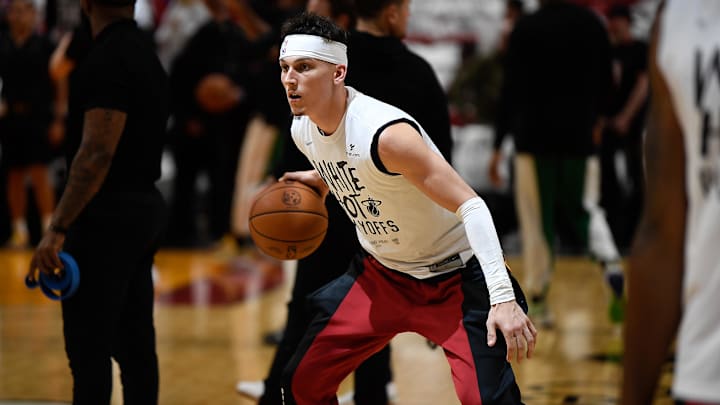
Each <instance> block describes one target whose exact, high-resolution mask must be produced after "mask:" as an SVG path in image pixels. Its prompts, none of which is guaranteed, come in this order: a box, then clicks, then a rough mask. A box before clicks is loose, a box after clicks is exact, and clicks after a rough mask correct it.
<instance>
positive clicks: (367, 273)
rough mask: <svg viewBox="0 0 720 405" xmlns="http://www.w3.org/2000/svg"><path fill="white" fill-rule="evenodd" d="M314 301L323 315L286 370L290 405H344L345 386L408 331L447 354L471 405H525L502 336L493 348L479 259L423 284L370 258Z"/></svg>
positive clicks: (464, 397)
mask: <svg viewBox="0 0 720 405" xmlns="http://www.w3.org/2000/svg"><path fill="white" fill-rule="evenodd" d="M511 279H512V281H513V286H514V289H515V296H516V299H517V302H518V303H519V304H520V305H521V306H522V307H523V309H525V310H526V311H527V304H526V302H525V297H524V295H523V293H522V291H521V290H520V288H519V286H518V284H517V283H516V281H515V280H514V279H513V278H512V276H511ZM310 300H311V304H312V305H314V306H315V310H316V311H317V315H316V317H315V319H314V320H313V322H312V324H311V325H310V328H309V329H308V332H307V334H306V335H305V337H304V338H303V341H302V342H301V344H300V346H299V347H298V350H297V352H296V353H295V355H294V357H293V358H292V360H291V361H290V363H289V364H288V366H287V368H286V370H285V373H284V378H283V380H284V388H283V391H284V393H283V395H284V400H285V403H286V404H298V405H335V404H337V398H336V392H337V389H338V386H339V385H340V383H341V382H342V381H343V379H344V378H345V377H346V376H347V375H348V374H350V373H351V372H352V371H353V370H354V369H355V368H356V367H357V366H358V365H359V364H360V363H362V361H363V360H364V359H366V358H368V357H369V356H370V355H372V354H373V353H375V352H377V351H378V350H380V349H381V348H383V347H384V346H385V345H386V344H387V343H388V342H389V341H390V340H391V339H392V338H393V337H394V336H395V335H396V334H398V333H402V332H416V333H418V334H420V335H422V336H424V337H426V338H427V339H430V340H431V341H433V342H435V343H437V344H438V345H439V346H441V347H442V348H443V350H444V351H445V355H446V356H447V359H448V363H449V364H450V368H451V369H452V377H453V380H454V384H455V391H456V392H457V395H458V398H459V399H460V401H461V402H462V403H463V404H464V405H480V404H485V405H489V404H521V403H522V402H521V401H520V391H519V389H518V386H517V384H516V382H515V376H514V374H513V371H512V368H511V366H510V364H509V363H508V362H507V361H506V360H505V355H506V351H507V349H506V346H505V341H504V339H503V338H502V335H501V334H499V338H498V341H497V343H496V344H495V346H494V347H488V345H487V330H486V326H485V322H486V321H487V315H488V311H489V308H490V301H489V297H488V291H487V287H486V285H485V278H484V276H483V273H482V269H481V268H480V264H479V263H478V261H477V260H476V259H475V258H474V257H473V258H472V259H471V260H470V261H468V263H467V264H466V265H465V267H464V268H462V269H459V270H458V271H456V272H453V273H450V274H444V275H440V276H438V277H434V278H432V279H429V280H418V279H415V278H412V277H410V276H407V275H405V274H402V273H400V272H398V271H395V270H391V269H388V268H386V267H385V266H383V265H382V264H380V263H379V262H378V261H377V260H375V259H374V258H373V257H372V256H370V255H367V254H364V253H363V254H360V255H358V256H357V257H356V258H355V259H354V260H353V262H352V264H351V266H350V269H349V270H348V272H347V273H345V274H344V275H343V276H341V277H339V278H338V279H336V280H334V281H332V282H331V283H329V284H327V285H326V286H324V287H323V288H321V289H320V290H318V291H316V292H315V293H314V294H313V295H312V296H311V297H310Z"/></svg>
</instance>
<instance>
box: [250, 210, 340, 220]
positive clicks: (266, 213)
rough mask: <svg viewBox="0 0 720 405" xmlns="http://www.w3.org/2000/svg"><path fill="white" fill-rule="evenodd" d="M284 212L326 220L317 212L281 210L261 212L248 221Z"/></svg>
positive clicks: (324, 216)
mask: <svg viewBox="0 0 720 405" xmlns="http://www.w3.org/2000/svg"><path fill="white" fill-rule="evenodd" d="M285 212H291V213H295V212H297V213H299V214H310V215H317V216H319V217H321V218H325V219H327V216H326V215H322V214H321V213H319V212H315V211H306V210H282V211H268V212H263V213H262V214H255V215H253V216H251V217H250V219H255V218H258V217H262V216H265V215H272V214H280V213H285Z"/></svg>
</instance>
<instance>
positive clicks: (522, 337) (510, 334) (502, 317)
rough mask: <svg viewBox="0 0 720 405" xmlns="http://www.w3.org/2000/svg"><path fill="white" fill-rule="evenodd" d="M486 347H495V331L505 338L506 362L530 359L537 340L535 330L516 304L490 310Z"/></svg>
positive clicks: (506, 303)
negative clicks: (498, 331) (524, 358)
mask: <svg viewBox="0 0 720 405" xmlns="http://www.w3.org/2000/svg"><path fill="white" fill-rule="evenodd" d="M486 325H487V331H488V335H487V342H488V346H491V347H492V346H495V343H496V342H497V330H498V329H499V330H500V332H501V333H502V334H503V336H504V337H505V343H506V344H507V356H506V359H507V361H513V360H514V359H515V358H516V357H517V361H518V362H520V361H522V359H523V357H527V358H528V359H529V358H531V357H532V354H533V352H534V351H535V342H536V340H537V329H535V325H533V323H532V322H531V321H530V318H528V317H527V315H525V312H523V310H522V308H520V306H519V305H518V304H517V302H515V301H514V300H513V301H508V302H503V303H500V304H495V305H493V306H492V307H491V308H490V312H489V313H488V319H487V323H486Z"/></svg>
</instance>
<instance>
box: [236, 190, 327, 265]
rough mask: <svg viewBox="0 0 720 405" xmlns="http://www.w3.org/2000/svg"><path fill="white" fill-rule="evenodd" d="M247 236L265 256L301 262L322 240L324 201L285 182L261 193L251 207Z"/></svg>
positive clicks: (325, 228)
mask: <svg viewBox="0 0 720 405" xmlns="http://www.w3.org/2000/svg"><path fill="white" fill-rule="evenodd" d="M249 222H250V236H251V237H252V239H253V241H254V242H255V245H257V247H258V248H259V249H260V250H261V251H263V252H264V253H266V254H268V255H270V256H272V257H275V258H277V259H281V260H294V259H302V258H303V257H305V256H307V255H309V254H310V253H312V252H314V251H315V249H317V248H318V247H319V246H320V244H321V243H322V241H323V238H325V233H326V232H327V226H328V213H327V209H326V208H325V201H324V200H323V199H322V198H321V197H320V195H319V194H318V193H317V192H316V191H315V190H313V189H312V188H310V187H308V186H306V185H305V184H303V183H300V182H294V181H286V182H278V183H275V184H272V185H270V186H269V187H267V188H266V189H264V190H263V191H261V192H260V193H259V194H258V196H257V197H256V198H255V201H254V202H253V204H252V207H250V216H249Z"/></svg>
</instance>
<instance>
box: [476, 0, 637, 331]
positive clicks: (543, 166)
mask: <svg viewBox="0 0 720 405" xmlns="http://www.w3.org/2000/svg"><path fill="white" fill-rule="evenodd" d="M540 4H541V6H540V9H539V10H537V11H536V12H534V13H532V14H530V15H528V16H526V17H524V18H522V19H520V20H519V21H518V22H517V24H516V25H515V28H514V29H513V31H512V33H511V34H510V40H509V43H508V48H507V51H506V54H505V61H504V63H505V68H504V75H503V85H502V90H501V95H500V105H499V110H500V111H499V113H498V117H499V119H498V123H497V126H496V129H495V145H494V146H495V152H494V154H493V158H492V161H491V163H490V166H491V172H494V173H497V167H496V166H497V165H498V164H499V162H500V152H499V150H500V145H501V144H502V141H503V138H504V136H506V135H507V134H509V133H512V135H513V137H514V141H515V150H516V151H517V153H516V155H515V161H514V165H515V166H514V173H515V204H516V209H517V212H518V220H519V221H518V222H519V224H520V234H521V239H522V250H523V252H522V253H523V264H524V265H523V270H524V271H523V273H524V276H525V277H524V278H525V280H524V282H523V286H524V287H525V288H526V291H527V292H528V293H529V295H530V297H531V301H532V302H531V307H530V314H531V316H532V317H533V318H534V319H536V320H537V321H538V322H539V323H540V324H544V325H551V324H552V318H551V316H550V312H549V310H548V307H547V305H546V301H545V298H546V296H547V292H548V289H549V288H550V280H551V275H552V270H553V267H554V257H555V251H554V250H555V249H554V247H555V237H556V226H559V225H565V229H566V230H567V231H568V232H565V233H563V236H573V237H574V241H575V242H576V245H577V246H580V247H582V248H587V250H588V251H589V253H590V255H591V256H592V257H593V258H595V259H596V260H597V261H598V262H600V263H601V264H602V266H603V271H604V275H605V278H606V281H607V282H608V284H609V287H610V288H611V289H612V295H611V300H610V302H609V307H608V309H609V315H610V318H611V320H612V321H614V322H619V321H621V319H622V305H623V301H622V300H623V291H624V285H623V284H624V278H623V273H622V268H621V264H620V259H621V257H620V254H619V252H618V250H617V247H616V246H615V241H614V239H613V235H612V233H611V232H610V229H609V227H608V224H607V220H606V219H605V216H604V213H603V211H602V210H601V209H600V208H599V204H598V201H597V200H598V194H599V190H597V188H599V187H597V188H596V186H598V185H599V179H598V175H599V163H598V159H597V156H596V155H595V153H596V152H597V143H596V138H597V135H598V133H599V130H600V128H601V114H602V113H603V112H604V111H605V108H606V103H607V97H608V94H609V89H610V86H611V81H612V68H611V66H612V65H611V59H610V55H611V52H610V39H609V37H608V33H607V30H606V29H605V27H604V26H603V24H602V21H601V20H600V18H599V16H597V15H595V14H594V13H593V12H592V11H590V10H589V9H587V8H585V7H583V6H579V5H576V4H572V3H571V2H570V1H567V0H540ZM491 179H494V180H493V181H494V182H497V180H498V177H497V176H491Z"/></svg>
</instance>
